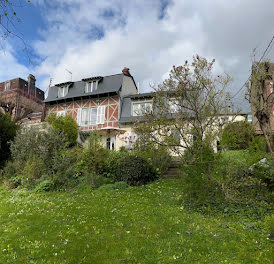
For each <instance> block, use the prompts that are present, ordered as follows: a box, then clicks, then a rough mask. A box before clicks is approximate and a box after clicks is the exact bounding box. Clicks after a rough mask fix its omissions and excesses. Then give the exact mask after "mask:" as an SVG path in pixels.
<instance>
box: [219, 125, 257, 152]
mask: <svg viewBox="0 0 274 264" xmlns="http://www.w3.org/2000/svg"><path fill="white" fill-rule="evenodd" d="M254 134H255V130H254V127H253V126H252V125H251V124H250V123H248V122H247V121H237V122H233V123H228V124H226V126H225V127H224V129H223V133H222V145H223V146H224V147H225V148H228V149H232V150H236V149H247V148H248V147H249V144H250V143H251V141H252V139H253V138H254Z"/></svg>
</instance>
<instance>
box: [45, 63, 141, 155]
mask: <svg viewBox="0 0 274 264" xmlns="http://www.w3.org/2000/svg"><path fill="white" fill-rule="evenodd" d="M137 92H138V89H137V86H136V84H135V81H134V78H133V77H132V76H131V74H130V72H129V69H128V68H126V67H125V68H124V69H123V70H122V73H121V74H115V75H109V76H95V77H90V78H85V79H82V80H81V81H77V82H65V83H60V84H56V85H55V86H53V87H50V89H49V92H48V97H47V98H46V100H45V101H44V102H45V104H46V111H47V114H50V113H56V115H57V116H60V115H66V114H69V115H71V116H72V117H73V118H74V119H75V120H76V121H77V124H78V126H79V135H80V140H81V141H82V142H83V141H85V139H86V137H87V135H89V133H90V132H91V131H94V130H96V131H98V132H100V133H101V134H102V140H103V141H104V142H105V145H106V147H107V148H109V149H111V150H116V149H118V148H119V147H118V146H120V145H121V142H117V140H118V141H119V139H118V137H117V135H118V134H120V133H121V132H123V131H121V130H120V128H119V118H120V113H121V107H122V100H123V97H125V96H127V95H130V94H136V93H137Z"/></svg>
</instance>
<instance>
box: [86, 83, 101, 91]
mask: <svg viewBox="0 0 274 264" xmlns="http://www.w3.org/2000/svg"><path fill="white" fill-rule="evenodd" d="M97 88H98V81H89V82H86V87H85V93H92V92H94V91H96V90H97Z"/></svg>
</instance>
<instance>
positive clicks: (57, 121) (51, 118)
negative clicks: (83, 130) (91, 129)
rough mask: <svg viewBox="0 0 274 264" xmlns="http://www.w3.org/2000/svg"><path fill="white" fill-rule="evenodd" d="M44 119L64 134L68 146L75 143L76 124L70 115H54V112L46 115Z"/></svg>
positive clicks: (76, 135)
mask: <svg viewBox="0 0 274 264" xmlns="http://www.w3.org/2000/svg"><path fill="white" fill-rule="evenodd" d="M46 121H47V122H48V123H49V124H51V125H52V127H53V128H54V129H57V130H58V131H60V132H62V133H63V134H64V136H65V138H66V144H67V146H68V147H69V146H74V145H75V144H76V141H77V137H78V126H77V123H76V121H75V120H74V119H73V117H72V116H70V115H65V116H59V117H56V115H55V114H50V115H48V116H47V118H46Z"/></svg>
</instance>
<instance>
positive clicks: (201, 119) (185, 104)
mask: <svg viewBox="0 0 274 264" xmlns="http://www.w3.org/2000/svg"><path fill="white" fill-rule="evenodd" d="M214 62H215V59H213V60H212V61H211V62H208V61H207V60H206V59H205V58H201V57H199V56H198V55H197V56H196V57H193V62H192V63H191V64H189V62H188V61H186V62H185V64H184V65H183V66H179V67H175V66H173V69H172V70H171V71H170V74H169V78H168V79H167V80H165V81H164V82H163V84H161V85H159V86H158V88H156V91H155V95H154V98H153V107H154V109H153V111H152V112H149V111H145V117H144V119H143V120H137V122H136V132H137V133H138V135H139V138H140V140H142V141H144V142H146V144H156V145H163V146H167V147H168V148H169V149H170V150H172V151H174V152H175V153H177V154H179V155H181V153H182V151H181V150H182V148H183V149H191V148H190V147H191V146H192V144H193V141H194V140H195V141H197V142H200V143H201V144H207V145H211V143H212V141H213V140H214V139H216V137H217V134H218V132H219V127H220V123H221V120H220V118H219V115H220V113H225V112H226V111H228V108H227V106H226V101H225V99H224V93H225V88H226V85H227V84H228V83H229V81H230V79H231V78H230V77H229V76H227V75H226V76H220V75H217V76H214V75H213V73H212V67H213V64H214Z"/></svg>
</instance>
